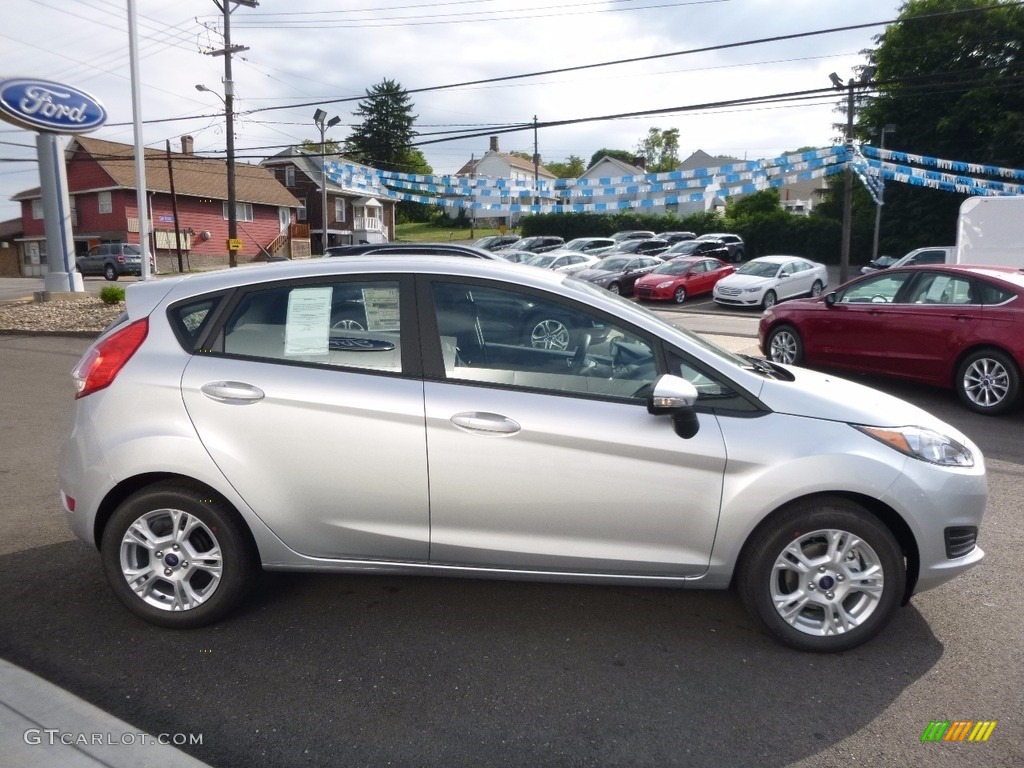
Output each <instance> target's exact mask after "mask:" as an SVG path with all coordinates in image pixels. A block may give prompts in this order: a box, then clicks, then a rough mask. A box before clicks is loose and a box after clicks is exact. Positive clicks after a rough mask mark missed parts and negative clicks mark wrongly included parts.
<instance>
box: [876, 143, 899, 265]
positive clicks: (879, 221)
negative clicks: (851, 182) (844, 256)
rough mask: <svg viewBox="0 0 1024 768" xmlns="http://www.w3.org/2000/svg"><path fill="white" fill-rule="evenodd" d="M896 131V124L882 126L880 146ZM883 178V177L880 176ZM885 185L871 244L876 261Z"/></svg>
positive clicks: (880, 195) (879, 199)
mask: <svg viewBox="0 0 1024 768" xmlns="http://www.w3.org/2000/svg"><path fill="white" fill-rule="evenodd" d="M887 133H896V126H895V125H893V124H892V123H888V124H886V125H884V126H883V127H882V132H881V135H880V136H879V139H878V148H879V149H885V134H887ZM879 180H881V177H879ZM884 189H885V187H879V189H878V202H877V203H875V239H874V241H873V242H872V244H871V260H872V261H874V260H875V259H877V258H878V231H879V228H880V227H881V224H882V196H883V194H884Z"/></svg>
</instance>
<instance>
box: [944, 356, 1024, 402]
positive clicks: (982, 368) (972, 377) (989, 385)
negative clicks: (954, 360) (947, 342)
mask: <svg viewBox="0 0 1024 768" xmlns="http://www.w3.org/2000/svg"><path fill="white" fill-rule="evenodd" d="M1020 379H1021V376H1020V371H1019V370H1018V369H1017V366H1016V364H1015V363H1014V361H1013V359H1012V358H1011V357H1010V356H1009V355H1006V354H1004V353H1002V352H1000V351H999V350H996V349H981V350H978V351H977V352H972V353H971V354H970V355H968V356H967V357H965V358H964V361H963V362H962V363H960V367H959V368H958V369H957V373H956V392H957V394H958V395H959V396H960V399H961V400H962V401H963V403H964V405H966V406H967V407H968V408H970V409H971V410H972V411H975V412H977V413H984V414H988V415H990V416H995V415H998V414H1000V413H1006V412H1007V411H1008V410H1010V409H1011V408H1013V407H1014V405H1016V403H1017V400H1018V398H1019V396H1020V384H1021V381H1020Z"/></svg>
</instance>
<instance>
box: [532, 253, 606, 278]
mask: <svg viewBox="0 0 1024 768" xmlns="http://www.w3.org/2000/svg"><path fill="white" fill-rule="evenodd" d="M597 261H600V257H598V256H592V255H591V254H589V253H577V252H576V251H568V250H565V249H560V250H557V251H548V252H547V253H540V254H537V255H536V256H534V257H533V258H531V259H527V261H526V263H527V264H529V265H530V266H532V267H540V268H541V269H550V270H554V271H555V272H564V273H565V274H567V275H575V274H576V273H577V272H582V271H583V270H584V269H586V268H587V267H589V266H591V265H592V264H594V263H596V262H597Z"/></svg>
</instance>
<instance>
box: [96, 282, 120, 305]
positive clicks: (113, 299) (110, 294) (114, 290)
mask: <svg viewBox="0 0 1024 768" xmlns="http://www.w3.org/2000/svg"><path fill="white" fill-rule="evenodd" d="M100 300H101V301H102V302H103V303H104V304H120V303H121V302H122V301H124V288H122V287H121V286H119V285H105V286H103V288H101V289H100Z"/></svg>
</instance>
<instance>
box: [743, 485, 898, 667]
mask: <svg viewBox="0 0 1024 768" xmlns="http://www.w3.org/2000/svg"><path fill="white" fill-rule="evenodd" d="M851 541H852V542H853V544H852V546H849V545H850V543H851ZM794 546H797V547H799V548H800V549H801V550H802V551H803V553H804V554H805V555H806V556H807V557H808V558H812V559H813V558H815V557H817V558H818V559H819V560H820V563H821V564H819V565H818V566H817V567H816V568H814V569H813V570H811V571H810V572H809V573H808V572H806V570H802V568H801V566H802V564H801V566H798V565H796V562H797V561H796V560H795V558H794V557H793V556H792V555H790V556H789V557H785V555H786V553H787V550H790V549H791V548H792V547H794ZM846 546H849V549H847V548H846ZM790 563H794V566H793V568H791V569H790V568H788V567H787V566H788V565H789V564H790ZM777 565H779V567H778V568H776V566H777ZM876 568H880V571H878V570H875V569H876ZM859 573H864V574H865V577H864V578H863V579H859V578H858V574H859ZM879 573H880V576H879ZM868 574H870V576H869V575H868ZM906 579H907V575H906V566H905V565H904V560H903V553H902V550H901V549H900V545H899V543H898V542H897V541H896V537H895V536H893V534H892V531H890V530H889V529H888V528H887V527H886V526H885V525H884V524H883V523H882V522H881V521H880V520H879V519H878V518H876V517H875V516H874V515H872V514H871V513H870V512H868V510H866V509H865V508H864V507H862V506H860V505H859V504H856V503H855V502H852V501H850V500H848V499H843V498H839V497H831V496H821V497H814V498H808V499H803V500H801V501H798V502H794V503H793V504H791V505H790V506H788V507H786V508H784V509H782V510H780V511H779V512H778V513H776V514H775V515H773V516H772V517H770V518H768V520H766V521H765V522H764V523H763V524H762V525H761V526H759V527H758V529H757V530H756V531H755V532H754V533H753V535H752V536H751V537H750V539H749V540H748V542H747V545H746V546H745V547H744V549H743V554H742V555H741V560H740V562H739V564H738V568H737V573H736V586H737V588H738V590H739V594H740V598H741V599H742V601H743V603H744V605H745V606H746V608H747V610H748V611H749V612H750V615H751V616H752V617H753V618H754V620H755V621H756V622H757V623H758V624H760V626H761V627H762V628H763V629H764V630H765V631H767V632H768V634H770V635H772V636H773V637H775V638H776V639H777V640H779V641H780V642H782V643H783V644H785V645H788V646H790V647H792V648H796V649H798V650H801V651H813V652H817V653H829V652H834V651H848V650H850V649H852V648H856V647H857V646H858V645H861V644H862V643H866V642H867V641H868V640H870V639H872V638H873V637H875V636H876V635H877V634H878V633H879V632H881V631H882V629H883V628H884V627H885V626H886V624H888V623H889V620H890V619H891V618H892V615H893V613H894V612H895V611H896V608H897V607H898V606H899V604H900V601H901V600H902V598H903V593H904V590H905V589H906ZM861 586H862V587H863V589H858V587H861ZM876 595H877V596H876ZM787 598H788V599H787ZM802 598H806V600H803V599H802ZM798 601H799V603H800V605H799V606H794V604H795V603H797V602H798ZM777 606H778V607H777ZM787 607H792V610H791V611H789V613H790V615H791V619H790V620H787V619H786V618H783V616H782V615H781V614H782V612H783V611H785V610H786V609H787ZM840 609H842V610H843V611H844V615H845V617H847V619H848V620H849V622H850V626H847V627H842V626H841V625H840V626H837V625H836V623H835V622H836V621H837V618H838V616H839V611H840ZM839 621H840V622H841V621H842V620H841V619H839Z"/></svg>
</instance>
